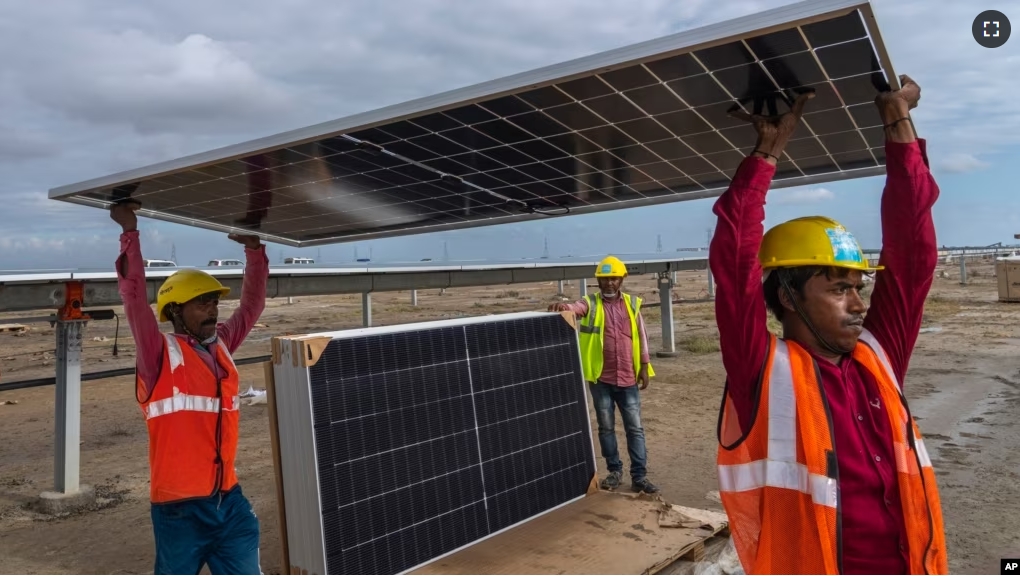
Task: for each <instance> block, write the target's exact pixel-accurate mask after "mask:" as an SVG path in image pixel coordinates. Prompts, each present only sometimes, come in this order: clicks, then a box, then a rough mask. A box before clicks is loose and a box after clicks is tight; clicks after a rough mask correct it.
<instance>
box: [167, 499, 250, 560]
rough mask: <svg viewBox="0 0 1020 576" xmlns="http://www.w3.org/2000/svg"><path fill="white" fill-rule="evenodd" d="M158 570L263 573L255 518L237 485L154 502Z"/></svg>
mask: <svg viewBox="0 0 1020 576" xmlns="http://www.w3.org/2000/svg"><path fill="white" fill-rule="evenodd" d="M152 528H153V531H154V532H155V535H156V568H155V573H156V574H198V573H199V571H201V570H202V566H203V565H206V564H208V565H209V571H210V572H211V573H213V574H261V573H262V570H261V567H260V566H259V520H258V518H257V517H256V516H255V510H254V509H252V507H251V504H250V503H249V502H248V499H247V498H245V496H244V494H243V493H242V492H241V486H240V485H238V486H235V487H234V488H233V489H231V490H230V491H229V492H226V493H224V494H222V501H221V496H213V497H211V498H197V499H194V500H185V501H183V502H175V503H171V504H152Z"/></svg>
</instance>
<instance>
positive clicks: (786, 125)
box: [708, 94, 813, 423]
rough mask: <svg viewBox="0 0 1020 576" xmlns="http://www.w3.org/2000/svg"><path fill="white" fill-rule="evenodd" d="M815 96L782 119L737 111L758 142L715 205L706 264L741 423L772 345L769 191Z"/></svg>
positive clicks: (750, 406) (804, 97) (747, 415)
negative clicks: (765, 282)
mask: <svg viewBox="0 0 1020 576" xmlns="http://www.w3.org/2000/svg"><path fill="white" fill-rule="evenodd" d="M812 97H813V94H805V95H802V96H800V97H799V98H798V99H797V101H796V102H795V103H794V105H793V109H792V110H791V111H790V112H788V113H786V114H784V115H782V116H780V117H771V118H766V117H762V116H759V115H754V116H749V115H747V114H742V113H735V114H734V115H735V116H738V117H740V118H743V119H744V120H747V121H749V122H751V123H752V124H753V125H754V127H755V129H756V130H757V132H758V142H757V144H756V145H755V147H754V150H753V151H752V152H751V154H750V155H749V156H748V157H747V158H745V159H744V160H743V162H741V164H740V167H739V168H737V173H736V174H735V175H734V177H733V181H732V182H730V187H729V189H728V190H726V192H724V193H723V194H722V196H720V197H719V200H718V201H716V203H715V206H714V207H713V209H712V211H713V212H714V213H715V215H716V216H717V218H718V220H717V223H716V228H715V235H714V236H713V237H712V243H711V245H710V246H709V250H708V264H709V266H710V267H711V270H712V275H713V277H714V279H715V284H716V296H715V317H716V323H717V324H718V326H719V347H720V349H721V352H722V360H723V367H724V368H725V369H726V379H727V386H728V390H729V393H730V397H731V398H732V400H733V403H734V406H735V408H736V410H737V413H738V415H739V418H740V421H741V422H743V423H746V422H750V418H751V413H752V411H753V410H754V403H755V398H754V393H755V390H756V388H757V382H758V376H759V374H758V373H759V372H760V370H761V367H762V364H763V362H764V359H765V354H766V352H767V346H768V327H767V321H768V318H767V316H766V309H765V297H764V294H763V293H762V287H761V280H762V278H761V275H762V270H761V265H760V264H759V263H758V249H759V248H760V247H761V240H762V236H764V234H765V227H764V221H765V194H766V193H767V192H768V189H769V185H770V184H771V183H772V177H773V176H774V175H775V171H776V161H777V158H779V157H780V156H781V155H782V153H783V149H784V148H785V147H786V142H787V141H788V140H789V138H790V135H791V134H793V131H794V130H795V129H796V127H797V123H798V122H799V119H800V115H801V113H802V111H803V109H804V106H805V105H806V103H807V100H808V99H810V98H812Z"/></svg>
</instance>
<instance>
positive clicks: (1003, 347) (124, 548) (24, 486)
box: [0, 264, 1020, 574]
mask: <svg viewBox="0 0 1020 576" xmlns="http://www.w3.org/2000/svg"><path fill="white" fill-rule="evenodd" d="M970 271H971V273H972V275H971V278H970V280H971V282H970V283H969V285H967V286H960V285H959V278H958V271H957V267H956V266H944V267H941V268H940V271H939V273H938V276H939V277H938V278H937V279H936V282H935V287H934V289H933V291H932V296H931V298H930V299H929V303H928V307H927V317H926V322H925V327H926V328H928V329H933V330H930V331H926V332H925V333H923V334H921V336H920V338H919V341H918V346H917V350H916V352H915V354H914V358H913V361H912V365H911V369H910V373H909V375H908V377H907V380H906V385H907V396H908V397H909V398H910V400H911V403H912V408H913V412H914V414H915V415H917V416H918V418H919V420H920V425H921V428H922V431H923V432H924V433H925V435H926V438H927V445H928V449H929V452H930V453H931V455H932V458H933V461H934V464H935V467H936V470H937V473H938V478H939V485H940V487H941V490H942V499H943V509H944V514H945V517H946V525H947V531H948V539H949V557H950V569H951V571H952V572H954V573H997V571H998V559H999V558H1000V557H1014V558H1015V557H1018V556H1020V541H1018V538H1017V536H1016V535H1017V534H1018V533H1020V499H1018V498H1016V486H1017V483H1018V480H1020V476H1018V472H1020V453H1018V452H1017V451H1015V449H1014V447H1015V446H1016V445H1017V444H1018V442H1020V423H1018V422H1017V420H1016V418H1015V417H1014V416H1013V414H1014V413H1015V412H1014V411H1015V410H1017V408H1018V407H1020V354H1017V350H1018V345H1020V305H1018V304H1005V303H999V302H997V301H996V300H997V296H996V288H995V283H994V282H995V279H994V278H993V277H992V268H991V266H990V265H987V264H985V265H978V266H971V267H970ZM975 272H976V274H975ZM943 276H948V277H943ZM705 286H706V284H705V275H704V272H700V273H697V272H690V273H684V274H682V275H681V281H680V285H679V287H678V288H677V289H676V292H675V296H676V297H682V298H685V299H686V300H687V301H685V302H683V303H680V304H677V305H675V307H674V314H675V316H676V318H677V326H676V334H677V339H678V342H679V344H678V349H679V350H680V351H681V354H680V355H679V357H677V358H671V359H656V360H655V366H656V370H657V372H658V377H657V378H656V379H655V380H654V381H653V383H652V386H651V387H650V388H649V389H648V390H647V391H646V392H645V393H643V396H644V397H643V412H644V421H645V426H646V434H647V438H648V446H649V460H650V461H649V475H650V478H651V479H652V480H654V481H655V482H657V483H659V484H660V485H661V487H662V489H663V495H664V496H665V498H667V499H668V500H670V501H672V502H674V503H677V504H683V505H687V506H695V507H702V508H716V509H718V508H719V505H718V504H716V503H715V502H713V501H712V500H710V499H708V498H706V494H707V493H708V492H710V491H713V490H716V481H715V473H714V458H715V447H716V445H715V437H714V435H715V422H716V415H717V410H718V406H719V395H720V393H721V389H722V382H723V379H724V373H723V370H722V366H721V362H720V358H719V353H718V332H717V330H716V327H715V321H714V315H713V312H712V304H711V303H706V302H697V299H699V298H703V297H704V296H705ZM628 289H629V290H630V291H632V292H637V293H640V294H641V295H643V296H644V297H645V298H646V301H649V302H651V303H655V302H658V294H657V290H656V289H655V285H654V281H653V279H652V278H650V277H648V276H644V277H639V278H631V279H629V280H628ZM566 291H567V293H568V295H570V296H572V297H573V296H574V295H575V294H576V293H577V291H578V288H577V285H576V283H575V284H573V285H571V286H570V287H569V288H567V289H566ZM555 292H556V285H555V283H545V284H533V285H521V286H510V287H506V286H500V287H487V288H474V289H457V290H447V291H446V293H445V294H442V295H441V294H439V291H438V290H428V291H419V293H418V299H419V300H418V302H419V305H418V306H417V307H412V306H411V305H410V296H409V293H407V292H402V293H381V294H375V295H374V296H373V300H374V321H375V323H376V324H377V325H381V324H394V323H403V322H411V321H416V320H423V319H439V318H447V317H454V316H459V315H462V314H466V315H476V314H486V313H501V312H512V311H520V310H534V309H544V307H545V306H546V305H547V304H548V303H549V302H552V301H554V300H555V299H556V296H555ZM226 306H230V304H227V305H226ZM360 308H361V301H360V296H357V295H351V296H333V297H320V298H302V299H298V300H295V303H294V304H293V305H288V304H287V303H286V300H275V301H271V302H270V303H269V304H268V306H267V309H266V312H265V314H264V315H263V317H262V319H261V320H260V323H261V324H262V325H264V327H261V328H258V329H256V330H255V331H254V332H253V333H252V334H251V336H250V337H249V339H248V341H247V342H246V343H245V345H244V346H243V347H242V349H241V350H240V351H239V352H238V354H237V357H238V358H246V357H250V356H258V355H263V354H267V353H268V350H269V343H268V340H269V339H270V338H271V337H272V336H273V335H277V334H282V333H302V332H309V331H320V330H335V329H341V328H347V327H356V326H360V324H361V316H360ZM225 313H229V310H228V311H227V312H225ZM645 314H646V316H645V319H646V321H647V322H648V324H649V333H650V338H651V345H652V348H653V349H659V348H660V345H661V338H660V328H659V326H660V323H659V312H658V308H657V307H649V308H648V309H647V310H646V313H645ZM4 316H5V315H0V323H3V320H2V318H3V317H4ZM6 316H8V317H10V316H12V315H6ZM113 336H114V323H113V322H112V321H110V322H95V323H93V324H91V325H90V326H89V327H88V334H87V337H86V343H85V344H86V347H87V349H86V351H85V365H84V371H86V372H91V371H97V370H106V369H110V368H118V367H130V366H132V365H133V363H134V356H133V355H134V346H133V343H132V341H131V337H130V332H129V331H128V329H127V326H126V325H122V326H121V331H120V340H119V342H120V350H119V355H118V357H113V356H112V354H111V353H112V344H113V341H112V338H113ZM104 338H106V339H108V340H105V341H104V340H103V339H104ZM93 339H98V340H93ZM53 363H54V359H53V331H52V329H51V328H50V327H49V326H48V325H47V324H33V325H31V329H30V330H29V331H28V332H26V333H24V334H21V335H17V334H14V333H0V370H2V378H3V380H2V381H4V382H7V381H14V380H22V379H26V378H35V377H42V376H49V375H52V374H53V370H54V366H53ZM241 375H242V386H243V388H247V387H248V386H254V387H256V388H262V387H263V382H262V366H261V365H253V366H247V367H243V368H242V370H241ZM53 394H54V388H53V387H52V386H49V387H41V388H33V389H25V390H17V391H12V392H7V393H0V438H2V439H3V441H2V442H0V558H3V562H2V563H0V572H4V573H46V574H61V573H81V572H85V573H151V572H152V562H153V541H152V531H151V524H150V518H149V504H148V500H147V496H148V487H147V482H148V468H147V457H146V432H145V426H144V422H143V420H142V417H141V414H140V413H139V411H138V408H137V406H136V404H135V403H134V398H133V391H132V380H131V378H130V377H121V378H113V379H107V380H99V381H92V382H86V383H84V385H83V389H82V443H81V477H82V482H84V483H88V484H92V485H94V486H96V487H97V492H98V494H99V496H100V498H99V502H98V504H97V505H96V506H95V508H96V509H93V510H87V511H81V512H79V513H75V514H72V515H69V516H66V517H61V518H47V517H43V516H41V515H38V514H36V513H35V512H33V511H32V510H31V508H30V504H31V503H32V502H33V501H34V500H35V499H36V498H37V496H38V494H39V493H40V492H42V491H44V490H48V489H50V488H51V486H52V482H53V480H52V474H53V429H54V415H53V413H54V395H53ZM12 400H13V401H17V404H4V402H5V401H12ZM617 429H618V430H619V431H620V432H621V438H620V441H621V447H622V446H624V444H622V442H624V439H623V437H622V426H621V425H619V424H618V426H617ZM241 437H242V442H241V447H240V454H239V458H238V470H239V474H240V478H241V482H242V485H243V487H244V490H245V492H246V494H247V495H248V496H249V498H250V499H251V500H252V502H253V504H254V506H255V509H256V512H257V513H258V515H259V517H260V518H261V521H262V530H263V536H262V559H263V570H264V571H265V572H267V573H279V570H280V563H281V552H280V534H279V530H278V525H277V507H276V501H275V486H274V476H273V471H272V463H271V451H270V447H269V433H268V430H267V410H266V407H265V406H264V405H260V406H246V407H244V408H243V409H242V428H241ZM599 465H600V466H602V465H603V462H602V461H600V462H599Z"/></svg>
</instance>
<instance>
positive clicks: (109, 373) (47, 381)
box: [0, 355, 272, 392]
mask: <svg viewBox="0 0 1020 576" xmlns="http://www.w3.org/2000/svg"><path fill="white" fill-rule="evenodd" d="M270 360H272V356H268V355H267V356H253V357H251V358H240V359H237V360H234V364H236V365H238V366H243V365H245V364H259V363H261V362H269V361H270ZM134 373H135V369H134V368H117V369H115V370H102V371H99V372H89V373H88V374H82V375H81V381H82V382H87V381H89V380H105V379H106V378H116V377H117V376H130V375H132V374H134ZM56 383H57V377H56V376H50V377H47V378H34V379H31V380H19V381H17V382H0V392H9V391H11V390H23V389H25V388H38V387H40V386H53V385H55V384H56Z"/></svg>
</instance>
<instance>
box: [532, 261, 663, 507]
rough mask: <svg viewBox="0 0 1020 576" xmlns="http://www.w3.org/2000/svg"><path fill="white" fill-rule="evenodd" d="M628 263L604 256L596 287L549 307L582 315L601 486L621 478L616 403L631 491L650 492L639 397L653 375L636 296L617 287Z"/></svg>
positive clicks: (609, 486) (584, 362)
mask: <svg viewBox="0 0 1020 576" xmlns="http://www.w3.org/2000/svg"><path fill="white" fill-rule="evenodd" d="M626 276H627V266H626V265H624V263H623V262H621V261H620V259H619V258H616V257H615V256H609V257H607V258H606V259H604V260H603V261H602V262H600V263H599V265H598V267H597V268H596V269H595V278H596V280H598V283H599V291H598V292H595V293H593V294H589V295H587V296H585V297H584V298H582V299H581V300H578V301H577V302H573V303H558V304H553V305H551V306H550V307H549V311H551V312H573V313H574V314H575V315H576V316H577V317H578V318H580V319H581V326H580V329H579V331H580V344H581V364H582V367H583V369H584V379H585V380H586V381H587V382H588V384H589V389H590V390H591V395H592V400H593V401H594V404H595V415H596V418H597V420H598V425H599V445H600V446H601V448H602V456H603V457H604V458H605V459H606V467H607V468H608V469H609V474H608V475H607V476H606V477H605V478H604V479H603V480H602V483H601V486H602V489H603V490H614V489H616V488H617V487H619V486H620V482H621V480H622V478H623V462H622V461H621V460H620V452H619V449H618V448H617V443H616V429H615V424H616V411H615V408H614V406H619V408H620V416H621V417H622V418H623V429H624V431H625V432H626V434H627V451H628V452H629V453H630V477H631V490H633V491H634V492H646V493H649V494H651V493H654V492H658V491H659V488H658V487H657V486H656V485H655V484H652V483H651V482H650V481H649V480H648V478H647V477H646V476H645V473H646V471H647V465H648V456H647V453H646V449H645V431H644V428H643V427H642V426H641V396H640V394H639V390H644V389H645V388H648V381H649V378H651V377H652V376H654V375H655V372H654V371H653V370H652V364H651V362H649V354H648V335H647V333H646V332H645V323H644V320H643V319H642V317H641V298H639V297H637V296H634V295H632V294H627V293H626V292H623V291H622V290H621V287H622V286H623V279H624V278H625V277H626ZM639 383H640V385H639Z"/></svg>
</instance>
